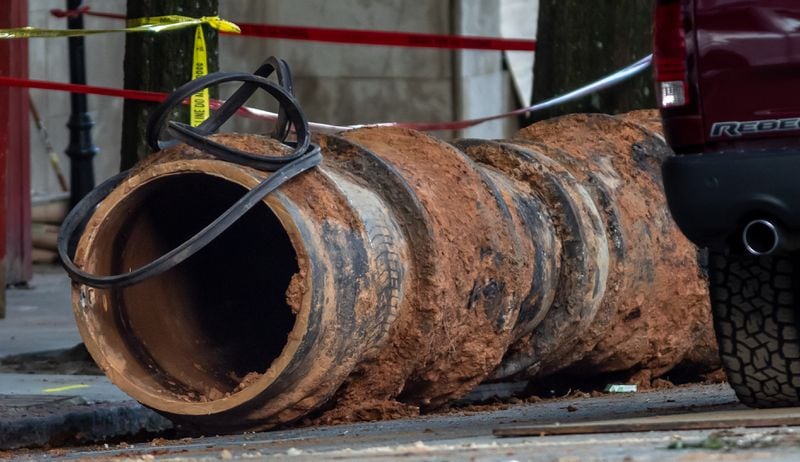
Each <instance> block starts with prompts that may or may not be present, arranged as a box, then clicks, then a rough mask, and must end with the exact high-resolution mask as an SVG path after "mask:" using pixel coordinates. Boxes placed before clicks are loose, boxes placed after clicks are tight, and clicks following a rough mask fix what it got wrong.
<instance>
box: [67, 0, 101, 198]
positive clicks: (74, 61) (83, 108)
mask: <svg viewBox="0 0 800 462" xmlns="http://www.w3.org/2000/svg"><path fill="white" fill-rule="evenodd" d="M81 1H82V0H67V9H68V10H71V11H74V10H77V9H78V8H80V7H81ZM67 27H68V28H70V29H83V15H80V14H78V15H75V16H70V17H69V18H68V19H67ZM68 40H69V80H70V82H72V83H77V84H85V83H86V56H85V53H84V41H83V37H70V38H69V39H68ZM71 98H72V112H71V114H70V117H69V121H68V122H67V128H69V146H67V149H66V151H65V152H66V154H67V155H68V156H69V158H70V202H71V204H72V205H73V206H74V205H75V204H77V203H78V201H80V200H81V199H82V198H83V196H85V195H86V194H87V193H88V192H89V191H91V190H92V189H93V188H94V163H93V161H94V156H95V155H96V154H97V152H98V149H97V147H96V146H95V145H94V143H93V142H92V127H93V126H94V122H93V121H92V118H91V117H89V112H88V105H87V102H86V95H84V94H79V93H72V94H71Z"/></svg>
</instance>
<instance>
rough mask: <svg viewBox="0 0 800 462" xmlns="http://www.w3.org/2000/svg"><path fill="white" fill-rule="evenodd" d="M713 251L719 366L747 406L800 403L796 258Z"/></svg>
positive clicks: (799, 260) (713, 302)
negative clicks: (725, 253)
mask: <svg viewBox="0 0 800 462" xmlns="http://www.w3.org/2000/svg"><path fill="white" fill-rule="evenodd" d="M798 257H799V256H798V255H797V254H794V255H791V256H768V257H767V256H763V257H755V256H748V255H723V254H719V253H711V255H710V261H709V277H710V286H711V308H712V310H713V315H714V329H715V331H716V334H717V342H718V344H719V349H720V356H721V359H722V364H723V366H724V368H725V371H726V373H727V375H728V381H729V383H730V385H731V386H732V387H733V389H734V391H736V395H737V396H738V397H739V400H740V401H741V402H742V403H744V404H746V405H748V406H751V407H789V406H798V405H800V329H799V328H798V326H800V323H799V322H798V321H800V313H799V312H798V308H799V307H798V301H799V300H800V294H799V293H798V290H800V278H798V275H799V274H798V273H800V258H798Z"/></svg>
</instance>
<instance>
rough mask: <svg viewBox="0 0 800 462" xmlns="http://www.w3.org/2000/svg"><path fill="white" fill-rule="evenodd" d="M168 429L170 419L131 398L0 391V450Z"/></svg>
mask: <svg viewBox="0 0 800 462" xmlns="http://www.w3.org/2000/svg"><path fill="white" fill-rule="evenodd" d="M171 428H172V423H171V422H170V421H169V420H167V419H165V418H164V417H162V416H160V415H159V414H157V413H156V412H154V411H152V410H150V409H148V408H145V407H144V406H142V405H141V404H139V403H137V402H136V401H122V402H115V403H88V402H86V401H85V400H84V399H83V398H80V397H74V396H46V397H42V396H32V395H0V449H1V450H8V449H20V448H33V447H42V446H49V447H56V446H63V445H65V444H87V443H97V442H102V441H106V440H108V439H110V438H124V437H129V436H133V435H136V434H140V433H157V432H162V431H165V430H169V429H171Z"/></svg>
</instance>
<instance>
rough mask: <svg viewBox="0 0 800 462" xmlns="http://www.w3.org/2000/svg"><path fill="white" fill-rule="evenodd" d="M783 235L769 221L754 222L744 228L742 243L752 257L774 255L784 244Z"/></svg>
mask: <svg viewBox="0 0 800 462" xmlns="http://www.w3.org/2000/svg"><path fill="white" fill-rule="evenodd" d="M783 240H784V237H783V233H782V232H781V231H780V229H779V228H778V226H777V225H775V224H774V223H772V222H771V221H769V220H753V221H751V222H750V223H748V224H747V226H745V227H744V231H743V232H742V242H743V243H744V248H745V249H746V250H747V252H749V253H750V254H751V255H754V256H757V257H760V256H764V255H772V254H773V253H775V252H776V251H777V250H778V249H779V248H780V247H781V245H782V244H783Z"/></svg>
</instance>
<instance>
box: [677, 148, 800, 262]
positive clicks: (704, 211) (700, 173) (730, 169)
mask: <svg viewBox="0 0 800 462" xmlns="http://www.w3.org/2000/svg"><path fill="white" fill-rule="evenodd" d="M663 174H664V189H665V191H666V194H667V202H668V203H669V208H670V211H671V212H672V216H673V217H674V218H675V221H676V222H677V224H678V226H679V227H680V229H681V231H683V233H684V234H685V235H686V236H687V237H688V238H689V239H690V240H691V241H692V242H694V243H695V244H697V245H699V246H701V247H711V248H714V249H718V250H722V249H725V248H732V250H736V249H738V248H740V247H741V245H740V238H739V236H740V234H741V231H742V229H743V227H744V225H745V224H746V223H747V222H748V221H750V220H753V219H759V218H769V219H772V220H777V221H778V222H779V223H781V224H782V225H783V226H784V227H786V228H787V229H789V230H800V150H797V149H793V150H786V151H758V152H737V153H713V154H692V155H681V156H675V157H671V158H670V159H668V160H667V161H666V162H665V163H664V165H663Z"/></svg>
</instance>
